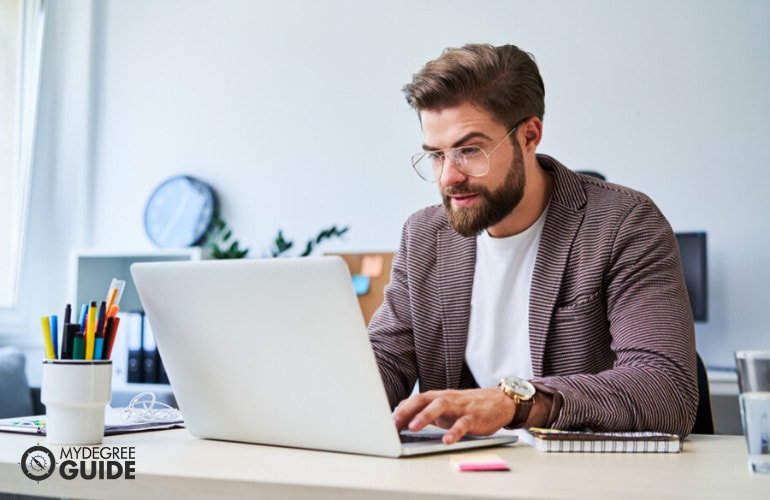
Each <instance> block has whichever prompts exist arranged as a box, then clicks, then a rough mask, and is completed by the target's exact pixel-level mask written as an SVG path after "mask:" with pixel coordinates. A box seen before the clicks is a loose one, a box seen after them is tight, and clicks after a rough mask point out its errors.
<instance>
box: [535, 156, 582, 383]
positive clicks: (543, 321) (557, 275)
mask: <svg viewBox="0 0 770 500" xmlns="http://www.w3.org/2000/svg"><path fill="white" fill-rule="evenodd" d="M538 161H539V163H540V165H541V166H542V167H543V168H544V169H545V170H548V171H550V172H551V173H552V174H553V176H554V191H553V195H552V196H551V202H550V205H549V207H548V215H547V216H546V220H545V225H544V226H543V234H542V235H541V237H540V248H539V249H538V252H537V259H536V261H535V269H534V271H533V273H532V284H531V285H530V297H529V346H530V353H531V357H532V371H533V372H534V375H535V376H536V377H541V376H543V358H544V353H545V347H546V344H547V338H548V331H549V327H550V324H551V318H552V317H553V311H554V308H555V307H556V300H557V299H558V295H559V289H560V284H561V282H562V279H563V277H564V272H565V270H566V268H567V261H568V260H569V255H570V250H571V249H572V242H573V241H574V239H575V236H576V235H577V232H578V229H579V228H580V224H581V223H582V221H583V211H582V207H583V206H584V205H585V191H584V190H583V186H582V184H581V183H580V181H579V180H578V178H577V176H575V175H574V174H573V173H571V172H570V171H568V170H567V169H566V167H564V166H562V165H561V164H560V163H558V162H557V161H556V160H554V159H552V158H550V157H548V156H545V155H538Z"/></svg>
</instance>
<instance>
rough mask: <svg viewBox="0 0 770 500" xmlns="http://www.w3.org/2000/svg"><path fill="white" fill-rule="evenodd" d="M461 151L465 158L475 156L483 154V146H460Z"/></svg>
mask: <svg viewBox="0 0 770 500" xmlns="http://www.w3.org/2000/svg"><path fill="white" fill-rule="evenodd" d="M459 153H460V154H461V155H462V156H464V157H465V158H473V157H474V156H475V155H480V154H481V148H480V147H478V146H465V147H462V148H459Z"/></svg>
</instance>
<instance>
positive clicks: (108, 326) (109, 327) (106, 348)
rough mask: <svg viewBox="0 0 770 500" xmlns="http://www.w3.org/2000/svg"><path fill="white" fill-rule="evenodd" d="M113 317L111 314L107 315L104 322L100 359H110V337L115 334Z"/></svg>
mask: <svg viewBox="0 0 770 500" xmlns="http://www.w3.org/2000/svg"><path fill="white" fill-rule="evenodd" d="M115 319H116V318H113V317H112V316H107V321H106V323H105V324H104V344H103V345H102V359H110V351H111V350H112V348H111V346H112V339H113V336H114V335H115Z"/></svg>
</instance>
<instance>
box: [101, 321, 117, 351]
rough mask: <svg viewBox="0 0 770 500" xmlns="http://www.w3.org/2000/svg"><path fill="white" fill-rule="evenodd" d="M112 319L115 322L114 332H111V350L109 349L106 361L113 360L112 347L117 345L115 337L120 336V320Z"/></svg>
mask: <svg viewBox="0 0 770 500" xmlns="http://www.w3.org/2000/svg"><path fill="white" fill-rule="evenodd" d="M111 319H112V320H113V321H112V331H111V332H110V343H109V348H108V349H107V356H106V357H104V359H111V358H112V346H114V345H115V337H117V336H118V326H119V325H120V318H118V317H115V318H111Z"/></svg>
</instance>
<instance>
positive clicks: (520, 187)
mask: <svg viewBox="0 0 770 500" xmlns="http://www.w3.org/2000/svg"><path fill="white" fill-rule="evenodd" d="M470 178H471V177H469V179H470ZM525 183H526V178H525V174H524V156H523V155H522V152H521V146H520V145H519V144H518V143H517V142H515V141H514V155H513V162H512V163H511V168H510V169H509V170H508V173H507V174H506V175H505V179H504V180H503V184H502V185H501V186H500V187H499V188H497V189H495V190H494V191H490V190H489V189H487V188H485V187H484V186H480V185H475V184H470V183H468V182H467V181H466V182H464V183H462V184H458V185H456V186H453V187H451V188H447V189H444V190H442V193H441V197H442V199H443V201H444V208H445V209H446V213H447V219H449V224H451V226H452V227H453V228H454V230H455V231H457V232H458V233H459V234H460V235H461V236H465V237H468V236H477V235H478V234H480V233H481V231H484V230H485V229H487V228H489V227H491V226H494V225H495V224H497V223H498V222H500V221H502V220H503V219H504V218H505V217H506V216H507V215H508V214H510V213H511V212H513V209H514V208H516V206H518V204H519V202H521V199H522V198H523V197H524V185H525ZM458 194H475V195H478V196H479V197H480V198H481V201H482V203H481V204H479V205H478V206H470V207H453V206H452V198H451V195H458Z"/></svg>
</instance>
